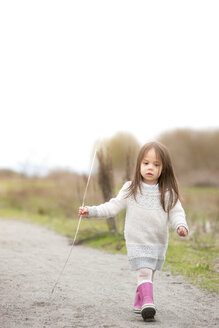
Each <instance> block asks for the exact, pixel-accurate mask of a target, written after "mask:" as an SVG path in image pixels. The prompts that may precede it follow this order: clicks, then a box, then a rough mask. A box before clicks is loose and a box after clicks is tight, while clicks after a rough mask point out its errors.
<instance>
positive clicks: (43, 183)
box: [0, 174, 219, 293]
mask: <svg viewBox="0 0 219 328" xmlns="http://www.w3.org/2000/svg"><path fill="white" fill-rule="evenodd" d="M85 184H86V177H83V176H80V177H79V176H77V175H75V176H73V175H68V174H66V175H64V176H63V174H62V175H60V176H59V175H58V176H55V177H54V176H52V177H48V178H45V179H28V178H13V179H1V180H0V217H1V218H5V219H7V218H14V219H22V220H24V221H28V222H32V223H35V224H41V225H45V226H47V227H48V228H50V229H53V230H55V231H56V232H58V233H60V234H62V235H65V236H69V237H71V238H72V237H73V236H74V234H75V231H76V227H77V223H78V220H77V211H78V206H79V205H80V204H81V201H82V197H83V191H84V187H85ZM118 189H119V186H118V188H117V190H118ZM182 196H183V199H184V200H183V206H184V208H185V211H186V214H187V220H188V224H189V227H190V234H189V236H188V237H186V238H180V237H178V236H177V234H176V233H174V232H170V239H169V247H168V251H167V257H166V262H165V265H164V270H167V271H170V272H171V273H173V274H182V275H184V276H185V277H186V279H189V280H190V281H192V282H193V283H194V284H197V285H198V286H200V287H201V288H203V289H206V290H208V291H210V292H216V293H218V292H219V289H218V285H219V245H218V235H219V227H218V219H219V205H218V204H219V189H218V188H191V187H190V188H184V189H182ZM102 201H103V200H102V196H101V194H100V190H99V187H98V184H97V182H96V180H95V178H92V181H91V184H90V186H89V189H88V195H87V201H86V203H87V204H99V203H101V202H102ZM124 216H125V213H124V212H122V213H120V214H119V215H118V217H117V219H116V220H117V228H118V231H117V233H116V234H111V233H109V232H108V226H107V224H106V220H100V219H99V220H95V219H90V220H82V222H81V226H80V230H79V235H78V239H77V242H78V243H83V244H86V245H89V246H90V247H95V248H99V249H104V250H106V251H110V252H120V253H124V254H125V253H126V248H125V242H124V238H123V226H124Z"/></svg>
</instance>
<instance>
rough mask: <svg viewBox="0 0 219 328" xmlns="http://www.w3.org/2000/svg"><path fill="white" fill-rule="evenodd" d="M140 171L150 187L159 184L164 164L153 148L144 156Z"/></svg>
mask: <svg viewBox="0 0 219 328" xmlns="http://www.w3.org/2000/svg"><path fill="white" fill-rule="evenodd" d="M140 171H141V176H142V178H143V181H144V182H145V183H147V184H150V185H155V184H157V183H158V178H159V176H160V175H161V172H162V162H161V159H160V158H159V157H158V156H157V154H156V152H155V149H154V148H151V149H150V150H149V151H148V152H147V153H146V154H144V157H143V160H142V162H141V166H140Z"/></svg>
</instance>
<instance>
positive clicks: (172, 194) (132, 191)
mask: <svg viewBox="0 0 219 328" xmlns="http://www.w3.org/2000/svg"><path fill="white" fill-rule="evenodd" d="M152 148H154V150H155V153H156V155H157V156H158V157H159V159H160V160H161V162H162V171H161V175H160V177H159V179H158V183H159V190H160V193H161V196H160V201H161V205H162V207H163V209H164V211H165V212H169V211H170V210H171V208H173V207H174V206H175V204H176V202H177V201H178V199H180V194H179V188H178V184H177V180H176V177H175V173H174V169H173V165H172V161H171V158H170V154H169V152H168V150H167V148H166V147H165V146H164V145H163V144H161V143H160V142H157V141H152V142H148V143H146V144H145V145H144V146H142V147H141V149H140V151H139V154H138V157H137V161H136V167H135V172H134V177H133V179H132V182H131V184H130V186H129V187H128V188H127V191H128V194H127V197H129V196H132V195H133V196H134V198H135V200H136V195H137V190H138V188H139V189H140V192H141V193H142V189H141V182H142V181H143V178H142V175H141V170H140V168H141V163H142V160H143V158H144V155H145V154H146V153H147V152H148V151H149V150H150V149H152ZM166 191H168V192H169V199H168V204H165V194H166Z"/></svg>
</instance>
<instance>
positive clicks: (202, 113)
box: [0, 0, 219, 173]
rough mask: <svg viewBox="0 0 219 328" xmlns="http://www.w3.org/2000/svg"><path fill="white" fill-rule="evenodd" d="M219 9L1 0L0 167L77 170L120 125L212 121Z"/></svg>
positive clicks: (142, 134)
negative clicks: (96, 141) (98, 143)
mask: <svg viewBox="0 0 219 328" xmlns="http://www.w3.org/2000/svg"><path fill="white" fill-rule="evenodd" d="M218 17H219V2H218V1H201V0H198V1H193V0H189V1H175V0H174V1H163V0H162V1H146V0H144V1H137V0H134V1H128V0H125V1H120V0H116V1H113V0H110V1H104V0H100V1H92V0H89V1H83V0H78V1H73V0H71V1H64V0H62V1H55V0H43V1H40V0H37V1H31V0H27V1H22V0H19V1H17V0H16V1H10V0H5V1H4V0H2V1H1V2H0V47H1V51H0V92H1V95H0V114H1V116H0V118H1V128H0V150H1V159H0V167H9V168H16V169H20V170H21V169H23V168H24V167H28V165H29V166H33V165H34V166H35V170H36V171H37V170H38V171H39V170H40V167H39V166H46V167H49V168H55V167H62V168H69V169H73V170H77V171H80V172H83V171H86V170H88V169H89V165H90V153H91V149H92V147H93V144H94V142H95V140H97V139H102V138H106V137H111V136H113V135H115V133H117V132H118V131H126V132H129V133H131V134H133V135H134V136H135V137H136V138H137V140H139V142H140V143H144V142H146V141H148V140H151V139H154V138H156V137H157V136H158V135H159V134H160V133H161V132H163V131H167V130H171V129H175V128H184V127H190V128H194V129H207V128H218V127H219V119H218V116H219V115H218V109H219V92H218V91H219V60H218V58H219V42H218V40H219V19H218ZM37 173H39V172H37Z"/></svg>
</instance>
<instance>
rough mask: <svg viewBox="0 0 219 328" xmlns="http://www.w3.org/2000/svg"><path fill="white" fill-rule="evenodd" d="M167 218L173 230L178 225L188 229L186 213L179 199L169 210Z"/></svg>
mask: <svg viewBox="0 0 219 328" xmlns="http://www.w3.org/2000/svg"><path fill="white" fill-rule="evenodd" d="M169 220H170V223H171V226H172V228H173V230H175V231H177V229H178V228H179V227H185V228H186V229H187V231H189V227H188V225H187V222H186V215H185V212H184V209H183V207H182V204H181V202H180V200H178V201H177V203H176V205H175V206H174V207H173V208H172V209H171V210H170V212H169Z"/></svg>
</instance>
